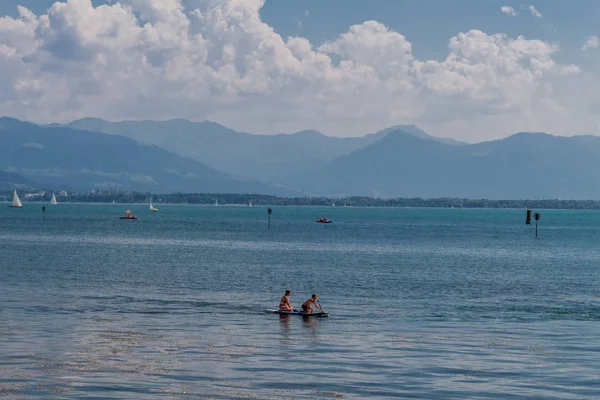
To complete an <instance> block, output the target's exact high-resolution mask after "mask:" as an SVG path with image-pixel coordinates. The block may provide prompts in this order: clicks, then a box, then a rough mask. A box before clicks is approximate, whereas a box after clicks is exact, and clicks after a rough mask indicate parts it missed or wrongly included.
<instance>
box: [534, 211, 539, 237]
mask: <svg viewBox="0 0 600 400" xmlns="http://www.w3.org/2000/svg"><path fill="white" fill-rule="evenodd" d="M533 217H534V218H535V237H538V221H539V220H540V213H539V212H536V213H535V215H534V216H533Z"/></svg>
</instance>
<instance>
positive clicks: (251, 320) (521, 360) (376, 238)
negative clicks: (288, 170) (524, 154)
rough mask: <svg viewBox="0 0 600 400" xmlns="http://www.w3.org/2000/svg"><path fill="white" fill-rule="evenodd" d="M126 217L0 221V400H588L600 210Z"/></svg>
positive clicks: (73, 213)
mask: <svg viewBox="0 0 600 400" xmlns="http://www.w3.org/2000/svg"><path fill="white" fill-rule="evenodd" d="M125 208H126V207H125V206H123V205H72V204H60V205H58V206H56V207H50V206H47V211H46V216H45V217H46V219H45V220H44V219H43V217H42V211H41V205H37V204H25V207H24V208H23V209H21V210H14V209H9V208H7V207H0V272H1V279H0V322H1V325H0V396H3V395H4V396H7V397H8V398H28V399H29V398H115V399H117V398H118V399H123V398H131V399H134V398H135V399H139V398H144V399H158V398H165V397H167V398H173V397H175V398H190V399H198V398H223V399H229V398H260V399H270V398H276V399H278V398H386V397H388V398H419V399H421V398H426V399H482V398H486V399H487V398H496V399H525V398H532V399H533V398H536V399H539V398H544V399H585V398H589V399H592V398H598V397H600V380H598V371H599V365H600V295H599V289H598V288H599V284H600V263H599V261H600V253H599V252H598V244H599V243H600V212H595V211H552V210H548V211H541V213H542V219H541V221H540V236H539V237H538V238H537V239H536V238H535V228H534V226H526V225H525V224H524V220H525V211H522V210H462V209H443V210H442V209H382V208H373V209H361V208H310V207H306V208H300V207H281V208H274V209H273V216H272V227H271V228H270V229H268V228H267V213H266V210H265V209H264V208H259V207H253V208H248V207H208V206H204V207H202V206H161V207H160V212H159V213H150V212H149V211H148V209H147V206H141V205H140V206H129V208H130V209H131V210H132V212H133V213H134V214H136V215H137V216H138V217H139V218H140V219H139V220H137V221H121V220H119V219H118V216H119V215H121V214H123V211H124V209H125ZM322 216H328V217H330V218H332V219H333V221H334V223H333V224H318V223H316V222H315V220H316V219H317V218H319V217H322ZM288 288H290V289H292V290H293V294H292V304H293V305H294V306H296V307H298V306H299V305H300V304H301V302H302V301H304V300H306V299H307V298H308V297H309V296H310V295H311V294H312V293H313V292H316V293H318V294H319V297H320V300H321V304H322V306H323V308H324V309H325V310H326V311H328V312H329V313H330V317H329V318H308V319H304V318H302V317H297V316H291V317H290V316H288V317H280V316H278V315H275V314H267V313H265V312H264V310H265V309H266V308H276V307H277V305H278V303H279V298H280V297H281V296H282V295H283V292H284V290H285V289H288Z"/></svg>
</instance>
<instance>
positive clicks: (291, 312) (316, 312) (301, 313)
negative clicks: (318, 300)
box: [266, 310, 329, 317]
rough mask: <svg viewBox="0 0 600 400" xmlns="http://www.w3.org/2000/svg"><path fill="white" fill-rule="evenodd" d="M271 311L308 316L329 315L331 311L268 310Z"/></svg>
mask: <svg viewBox="0 0 600 400" xmlns="http://www.w3.org/2000/svg"><path fill="white" fill-rule="evenodd" d="M266 311H267V312H269V313H275V314H281V315H303V316H307V317H328V316H329V313H326V312H321V311H315V312H313V313H305V312H302V311H281V310H266Z"/></svg>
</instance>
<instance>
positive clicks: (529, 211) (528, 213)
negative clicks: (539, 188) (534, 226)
mask: <svg viewBox="0 0 600 400" xmlns="http://www.w3.org/2000/svg"><path fill="white" fill-rule="evenodd" d="M525 224H527V225H531V210H529V209H528V210H527V215H526V216H525Z"/></svg>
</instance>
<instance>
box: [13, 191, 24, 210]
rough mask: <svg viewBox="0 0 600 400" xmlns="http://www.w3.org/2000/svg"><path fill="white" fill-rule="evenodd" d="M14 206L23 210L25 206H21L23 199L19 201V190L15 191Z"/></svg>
mask: <svg viewBox="0 0 600 400" xmlns="http://www.w3.org/2000/svg"><path fill="white" fill-rule="evenodd" d="M12 206H13V207H15V208H21V207H23V204H21V199H19V196H18V195H17V190H16V189H15V191H14V193H13V202H12Z"/></svg>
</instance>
